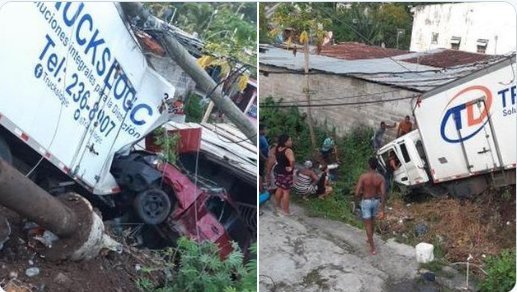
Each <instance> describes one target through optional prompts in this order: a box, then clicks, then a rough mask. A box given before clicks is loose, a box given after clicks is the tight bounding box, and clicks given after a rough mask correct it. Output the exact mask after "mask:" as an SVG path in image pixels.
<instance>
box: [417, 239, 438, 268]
mask: <svg viewBox="0 0 517 292" xmlns="http://www.w3.org/2000/svg"><path fill="white" fill-rule="evenodd" d="M415 249H416V261H417V262H418V263H422V264H425V263H428V262H432V261H433V260H434V254H433V250H434V246H433V245H432V244H429V243H425V242H421V243H419V244H417V245H416V247H415Z"/></svg>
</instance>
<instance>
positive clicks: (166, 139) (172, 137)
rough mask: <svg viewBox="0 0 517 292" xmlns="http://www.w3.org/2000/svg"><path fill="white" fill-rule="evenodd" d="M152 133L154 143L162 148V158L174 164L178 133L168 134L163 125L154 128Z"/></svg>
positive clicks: (178, 139)
mask: <svg viewBox="0 0 517 292" xmlns="http://www.w3.org/2000/svg"><path fill="white" fill-rule="evenodd" d="M153 135H154V144H156V145H157V146H160V148H161V149H162V154H163V158H164V159H165V160H166V161H167V162H169V163H171V164H176V160H177V159H178V143H179V141H180V135H178V134H170V133H168V132H166V131H165V128H163V127H158V128H157V129H156V130H154V132H153Z"/></svg>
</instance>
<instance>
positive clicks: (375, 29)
mask: <svg viewBox="0 0 517 292" xmlns="http://www.w3.org/2000/svg"><path fill="white" fill-rule="evenodd" d="M318 4H319V5H316V6H315V9H316V10H318V13H319V14H320V15H322V16H325V17H330V18H331V19H332V24H331V26H330V27H329V29H330V30H331V31H332V32H333V33H334V37H335V40H336V42H349V41H354V42H361V43H366V44H369V45H377V46H380V45H381V44H382V43H384V44H385V46H386V47H388V48H396V47H397V34H398V48H400V49H409V45H410V41H411V29H412V25H413V18H412V16H411V13H410V7H412V5H410V3H352V4H349V5H341V6H336V7H333V6H329V5H328V3H318ZM402 31H403V33H401V32H402Z"/></svg>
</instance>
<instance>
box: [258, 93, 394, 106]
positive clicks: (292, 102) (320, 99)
mask: <svg viewBox="0 0 517 292" xmlns="http://www.w3.org/2000/svg"><path fill="white" fill-rule="evenodd" d="M399 91H400V90H390V91H381V92H372V93H366V94H358V95H349V96H342V97H332V98H318V99H316V101H322V100H340V99H349V98H350V99H351V98H357V97H372V96H375V95H381V94H387V93H393V92H399ZM283 97H290V98H295V97H296V96H294V95H292V96H283ZM312 101H314V100H311V102H312ZM300 102H301V103H304V102H308V101H307V100H300V101H277V102H275V104H296V103H300ZM263 104H264V103H261V104H260V106H262V105H263Z"/></svg>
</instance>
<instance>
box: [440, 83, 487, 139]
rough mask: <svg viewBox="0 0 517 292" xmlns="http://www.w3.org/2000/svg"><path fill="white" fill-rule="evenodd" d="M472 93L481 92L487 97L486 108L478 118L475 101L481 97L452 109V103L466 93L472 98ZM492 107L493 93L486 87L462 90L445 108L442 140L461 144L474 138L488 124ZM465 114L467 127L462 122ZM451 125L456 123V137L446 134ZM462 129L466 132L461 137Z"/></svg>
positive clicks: (441, 127) (471, 87)
mask: <svg viewBox="0 0 517 292" xmlns="http://www.w3.org/2000/svg"><path fill="white" fill-rule="evenodd" d="M471 91H478V92H481V96H484V97H485V107H484V109H483V111H482V112H481V113H480V114H479V116H477V117H476V116H475V114H476V113H475V112H474V107H475V106H477V105H476V104H477V103H476V102H475V100H477V99H478V97H479V96H480V95H476V96H475V100H473V99H471V100H470V101H468V102H465V103H462V104H459V105H455V106H453V107H450V105H451V103H452V102H453V101H454V100H456V99H457V98H458V97H461V96H464V95H465V94H466V93H469V95H471V96H472V93H471ZM491 106H492V92H490V90H489V89H488V88H486V87H485V86H481V85H474V86H469V87H467V88H465V89H463V90H461V91H460V92H458V93H457V94H456V95H455V96H454V97H452V98H451V100H450V101H449V103H448V104H447V105H446V106H445V115H444V117H443V119H442V123H441V126H440V134H441V135H442V138H443V139H444V140H445V141H447V142H449V143H460V142H463V141H466V140H468V139H470V138H472V137H474V136H475V135H476V134H477V133H478V132H479V131H481V129H483V128H484V126H485V124H486V123H487V122H488V113H489V112H490V107H491ZM464 112H466V122H467V124H466V125H463V120H462V117H463V116H464V115H465V113H464ZM451 120H452V121H451ZM450 123H454V130H456V131H453V132H454V134H455V137H454V135H451V133H450V132H449V133H446V131H445V130H446V127H447V125H449V124H450ZM449 128H450V127H449ZM464 128H465V129H464ZM462 129H464V131H462V132H461V135H460V134H459V133H460V131H461V130H462Z"/></svg>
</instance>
